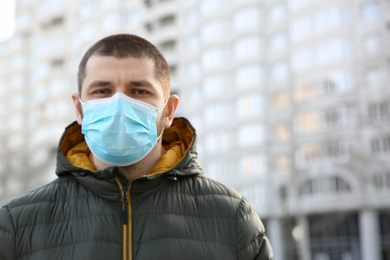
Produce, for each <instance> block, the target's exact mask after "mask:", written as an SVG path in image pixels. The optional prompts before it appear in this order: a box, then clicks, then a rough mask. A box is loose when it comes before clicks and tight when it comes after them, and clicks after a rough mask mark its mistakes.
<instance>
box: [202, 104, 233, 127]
mask: <svg viewBox="0 0 390 260" xmlns="http://www.w3.org/2000/svg"><path fill="white" fill-rule="evenodd" d="M203 117H204V119H205V122H206V123H207V124H214V123H220V122H224V121H226V120H227V119H228V106H227V104H212V105H209V106H208V107H206V108H205V110H204V114H203Z"/></svg>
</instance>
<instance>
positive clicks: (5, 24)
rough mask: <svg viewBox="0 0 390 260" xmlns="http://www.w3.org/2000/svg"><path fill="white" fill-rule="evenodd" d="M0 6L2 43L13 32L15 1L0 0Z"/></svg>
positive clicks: (0, 38)
mask: <svg viewBox="0 0 390 260" xmlns="http://www.w3.org/2000/svg"><path fill="white" fill-rule="evenodd" d="M0 6H1V7H0V41H3V40H6V39H8V38H9V37H10V36H11V35H12V34H13V32H14V30H15V21H14V13H15V0H0Z"/></svg>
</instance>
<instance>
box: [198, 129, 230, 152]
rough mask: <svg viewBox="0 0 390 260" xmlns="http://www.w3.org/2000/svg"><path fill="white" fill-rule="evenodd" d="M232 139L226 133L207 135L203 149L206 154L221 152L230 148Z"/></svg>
mask: <svg viewBox="0 0 390 260" xmlns="http://www.w3.org/2000/svg"><path fill="white" fill-rule="evenodd" d="M231 142H232V138H231V136H230V134H229V133H228V132H225V131H222V132H218V133H209V134H208V135H206V138H205V143H204V144H205V148H206V151H207V152H210V153H213V152H221V151H223V150H226V149H228V148H229V147H230V145H231Z"/></svg>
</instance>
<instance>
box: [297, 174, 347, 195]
mask: <svg viewBox="0 0 390 260" xmlns="http://www.w3.org/2000/svg"><path fill="white" fill-rule="evenodd" d="M350 189H351V188H350V185H349V184H348V182H346V181H345V180H344V179H342V178H340V177H336V176H333V177H323V178H318V179H312V180H308V181H306V182H305V183H304V184H303V185H302V194H307V195H309V194H311V195H315V194H323V193H334V192H348V191H349V190H350Z"/></svg>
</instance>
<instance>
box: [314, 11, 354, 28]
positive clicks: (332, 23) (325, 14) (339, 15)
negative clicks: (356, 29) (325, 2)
mask: <svg viewBox="0 0 390 260" xmlns="http://www.w3.org/2000/svg"><path fill="white" fill-rule="evenodd" d="M346 22H347V17H346V10H345V9H342V8H340V7H333V8H330V9H327V10H323V11H321V12H319V13H318V14H317V15H316V16H315V30H316V33H324V32H327V31H330V30H334V29H338V28H341V27H342V26H343V25H345V24H346Z"/></svg>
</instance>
